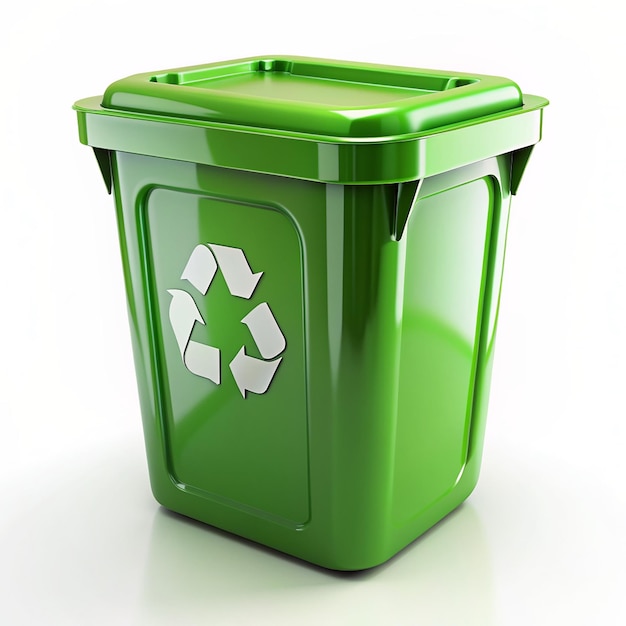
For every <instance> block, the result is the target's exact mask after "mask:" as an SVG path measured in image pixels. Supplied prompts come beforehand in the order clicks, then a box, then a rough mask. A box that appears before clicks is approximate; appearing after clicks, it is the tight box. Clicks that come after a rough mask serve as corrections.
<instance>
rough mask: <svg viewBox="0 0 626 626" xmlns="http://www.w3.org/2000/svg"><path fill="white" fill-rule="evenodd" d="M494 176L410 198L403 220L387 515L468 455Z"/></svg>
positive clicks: (403, 520)
mask: <svg viewBox="0 0 626 626" xmlns="http://www.w3.org/2000/svg"><path fill="white" fill-rule="evenodd" d="M494 198H495V193H494V185H493V183H492V181H491V178H490V177H485V178H481V179H478V180H475V181H473V182H469V183H466V184H463V185H460V186H457V187H454V188H452V189H449V190H446V191H443V192H441V193H438V194H436V195H433V196H431V197H429V198H425V199H423V200H420V201H418V203H417V205H416V207H415V209H414V212H413V215H412V217H411V220H410V222H409V226H408V230H407V251H406V268H405V288H404V307H403V312H402V339H401V353H400V354H401V356H400V374H399V375H400V384H399V397H398V421H397V432H396V454H395V471H394V497H393V512H392V518H393V520H394V523H395V525H397V526H403V525H405V524H407V523H409V522H410V521H411V520H412V518H415V517H416V516H419V515H420V513H421V512H422V511H424V510H425V509H426V508H427V507H429V506H430V505H431V504H433V503H434V502H435V501H437V500H438V499H439V498H441V497H442V496H444V495H445V494H446V493H447V492H449V491H450V490H452V489H453V488H454V486H455V484H456V482H457V480H458V479H459V478H460V476H461V474H462V471H463V468H464V466H465V463H466V460H467V450H468V438H469V429H470V422H471V417H472V402H473V395H474V379H475V374H476V364H477V356H478V347H479V333H480V321H481V311H482V299H483V293H484V283H485V277H486V273H487V260H488V252H489V239H490V237H489V233H490V223H491V217H492V208H493V205H494Z"/></svg>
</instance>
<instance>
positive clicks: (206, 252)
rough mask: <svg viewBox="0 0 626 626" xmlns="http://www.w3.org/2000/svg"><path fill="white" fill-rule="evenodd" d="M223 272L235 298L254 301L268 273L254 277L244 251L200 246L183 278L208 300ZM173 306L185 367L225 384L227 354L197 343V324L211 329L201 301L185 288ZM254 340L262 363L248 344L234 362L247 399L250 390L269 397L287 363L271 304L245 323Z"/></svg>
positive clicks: (174, 296) (176, 292)
mask: <svg viewBox="0 0 626 626" xmlns="http://www.w3.org/2000/svg"><path fill="white" fill-rule="evenodd" d="M218 268H219V269H220V270H221V272H222V275H223V276H224V280H225V281H226V286H227V287H228V290H229V292H230V294H231V295H233V296H236V297H238V298H244V299H246V300H249V299H250V298H251V297H252V294H253V293H254V291H255V289H256V287H257V285H258V283H259V280H260V279H261V276H262V275H263V272H257V273H256V274H253V273H252V270H251V269H250V265H248V260H247V259H246V255H245V254H244V252H243V250H241V249H240V248H229V247H227V246H219V245H217V244H214V243H207V244H200V245H198V246H196V247H195V248H194V249H193V251H192V253H191V256H190V257H189V260H188V261H187V265H186V266H185V269H184V270H183V273H182V274H181V279H184V280H187V281H189V282H190V283H191V284H192V285H193V287H195V288H196V289H197V290H198V291H199V292H200V293H201V294H202V295H203V296H206V294H207V292H208V290H209V287H210V286H211V283H212V282H213V278H214V277H215V274H216V273H217V270H218ZM167 291H168V293H169V294H170V295H171V296H172V300H171V302H170V310H169V316H170V323H171V324H172V330H173V331H174V336H175V337H176V342H177V343H178V349H179V351H180V356H181V358H182V360H183V364H184V365H185V367H186V368H187V369H188V370H189V371H190V372H192V373H193V374H196V375H197V376H201V377H202V378H207V379H208V380H211V381H213V382H214V383H215V384H217V385H219V384H220V382H221V365H220V361H221V353H220V350H219V348H215V347H213V346H208V345H205V344H203V343H199V342H197V341H193V340H192V339H191V334H192V332H193V329H194V326H195V324H196V322H197V323H199V324H203V325H205V324H206V322H205V321H204V319H203V317H202V314H201V313H200V311H199V310H198V307H197V306H196V302H195V300H194V299H193V297H192V296H191V294H189V293H187V292H186V291H184V290H182V289H168V290H167ZM241 322H242V323H244V324H245V325H246V326H247V327H248V329H249V330H250V334H251V335H252V338H253V339H254V342H255V344H256V346H257V348H258V350H259V352H260V353H261V356H262V357H263V358H262V359H259V358H256V357H252V356H248V355H247V354H246V348H245V346H242V347H241V349H240V350H239V352H238V353H237V355H236V356H235V358H234V359H233V360H232V361H231V362H230V364H229V366H230V371H231V372H232V375H233V378H234V379H235V383H236V384H237V387H238V388H239V391H240V392H241V395H242V396H243V397H244V398H245V397H246V393H247V392H252V393H257V394H263V393H265V392H266V391H267V390H268V388H269V386H270V384H271V382H272V380H273V379H274V375H275V374H276V370H277V369H278V366H279V365H280V362H281V361H282V357H279V358H276V357H278V355H279V354H280V353H281V352H283V351H284V350H285V347H286V345H287V343H286V341H285V336H284V335H283V333H282V331H281V329H280V327H279V326H278V322H276V319H275V317H274V314H273V313H272V310H271V309H270V307H269V305H268V303H267V302H262V303H261V304H259V305H258V306H256V307H254V308H253V309H252V310H251V311H250V312H249V313H248V314H247V315H246V316H245V317H244V318H243V319H242V320H241Z"/></svg>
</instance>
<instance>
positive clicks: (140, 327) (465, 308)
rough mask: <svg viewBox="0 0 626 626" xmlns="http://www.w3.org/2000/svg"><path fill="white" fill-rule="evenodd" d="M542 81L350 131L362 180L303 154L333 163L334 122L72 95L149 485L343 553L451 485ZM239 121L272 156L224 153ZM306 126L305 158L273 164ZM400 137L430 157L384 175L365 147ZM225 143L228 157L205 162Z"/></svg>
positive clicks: (365, 548)
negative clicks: (440, 118) (275, 130)
mask: <svg viewBox="0 0 626 626" xmlns="http://www.w3.org/2000/svg"><path fill="white" fill-rule="evenodd" d="M237 64H240V62H237ZM237 66H238V65H237ZM313 66H315V64H313ZM217 67H220V68H222V67H224V65H220V66H217ZM315 67H316V66H315ZM324 67H326V66H324ZM342 67H343V66H342ZM359 68H361V66H359ZM372 71H373V70H372ZM388 71H389V70H388V68H383V69H382V70H381V72H382V75H384V76H386V75H387V74H388ZM162 76H164V77H165V78H164V79H163V80H165V81H174V80H177V79H176V76H178V73H173V74H171V73H163V74H162ZM172 77H173V78H172ZM219 80H222V79H219ZM246 80H247V79H246ZM255 80H257V79H256V78H254V79H253V82H252V84H256V83H254V81H255ZM279 80H282V79H279ZM287 80H291V79H287ZM325 80H326V79H325ZM122 83H124V81H122ZM244 83H245V81H244ZM245 84H247V85H248V86H249V84H248V83H245ZM320 84H321V85H322V86H321V87H320V89H321V90H322V91H323V90H324V89H325V86H324V85H325V84H326V83H325V82H324V81H322V82H321V83H320ZM118 85H119V84H118ZM255 88H256V87H255ZM271 88H272V89H274V87H271ZM307 88H308V87H307ZM202 89H204V87H201V88H200V91H202ZM246 89H248V87H246ZM460 89H461V88H459V90H460ZM451 91H454V89H452V90H451ZM112 93H119V88H118V87H116V88H115V90H112ZM368 93H369V92H368ZM248 95H249V94H248ZM237 97H239V96H237ZM317 97H318V100H323V99H324V98H326V96H325V95H324V94H319V95H318V96H317ZM415 97H416V98H419V97H423V98H427V97H428V96H419V97H418V96H415ZM526 101H527V102H528V100H526ZM531 101H532V97H531ZM112 102H115V98H113V99H112ZM542 103H543V104H545V101H544V100H542V99H535V100H534V103H533V105H532V106H528V105H524V106H522V107H520V108H518V109H516V110H515V113H510V112H505V113H499V114H496V116H495V117H494V118H489V120H488V121H484V120H483V121H480V122H476V123H473V124H469V125H468V124H465V125H463V124H461V126H459V127H458V128H456V129H454V130H446V131H445V132H440V133H434V134H432V135H429V136H428V137H424V138H422V139H414V140H410V141H388V142H386V143H385V142H381V143H378V144H361V143H359V142H354V141H353V140H351V141H352V143H349V142H348V141H346V142H345V143H342V144H341V146H343V147H344V148H346V149H353V150H354V151H353V158H354V161H353V164H357V163H360V164H361V165H360V167H362V168H366V169H367V171H368V172H369V175H368V176H363V177H361V176H360V174H359V171H358V167H357V172H355V171H354V170H353V171H352V172H347V171H344V170H341V168H340V169H339V170H334V171H335V173H336V174H338V172H339V171H341V172H344V173H343V174H342V175H341V176H344V175H345V177H346V178H347V179H348V180H350V177H351V176H352V178H353V179H354V178H359V181H358V182H359V184H329V183H328V182H325V181H324V177H321V176H319V172H320V171H322V170H324V171H326V172H330V171H331V170H332V169H333V168H334V167H335V166H336V165H337V163H336V162H333V158H334V157H335V156H337V155H338V154H339V152H337V151H335V149H336V148H337V147H338V146H339V144H332V143H331V144H328V143H324V142H318V141H312V140H311V139H303V138H301V137H292V136H287V135H285V136H280V137H279V136H277V135H272V134H269V135H268V134H267V133H265V131H264V132H262V133H261V132H259V133H255V132H251V131H242V130H241V129H234V128H232V127H231V126H228V125H224V126H223V127H219V128H218V126H215V125H214V124H215V123H214V122H206V121H198V120H193V121H190V120H189V119H184V120H182V119H181V120H179V121H175V120H171V119H170V120H167V121H165V120H158V121H157V120H156V119H154V118H152V117H150V116H145V117H144V114H141V115H139V114H137V113H132V114H129V113H127V112H121V111H118V112H116V113H112V112H111V110H110V109H108V110H106V112H104V109H97V108H95V105H94V108H92V109H88V108H87V107H85V105H84V104H79V105H78V107H77V109H78V116H79V127H80V130H81V139H82V140H84V141H87V140H90V139H93V140H94V143H93V144H92V145H94V147H96V148H97V150H96V155H97V156H98V162H99V164H100V167H101V169H102V171H103V174H104V176H105V181H106V182H107V185H110V187H111V188H112V189H113V191H114V194H115V201H116V206H117V217H118V223H119V229H120V242H121V251H122V257H123V262H124V272H125V277H126V287H127V294H128V302H129V314H130V321H131V329H132V339H133V348H134V355H135V362H136V370H137V378H138V383H139V392H140V400H141V406H142V415H143V420H144V433H145V438H146V448H147V454H148V461H149V470H150V478H151V485H152V489H153V492H154V494H155V496H156V498H157V499H158V500H159V502H161V503H162V504H163V505H165V506H167V507H168V508H170V509H172V510H174V511H178V512H180V513H182V514H184V515H188V516H190V517H193V518H196V519H199V520H202V521H205V522H207V523H209V524H212V525H215V526H218V527H220V528H223V529H225V530H228V531H231V532H234V533H237V534H239V535H242V536H244V537H247V538H249V539H252V540H254V541H258V542H261V543H264V544H266V545H269V546H272V547H274V548H277V549H279V550H282V551H284V552H287V553H290V554H293V555H296V556H298V557H300V558H303V559H306V560H308V561H311V562H313V563H317V564H319V565H322V566H324V567H329V568H333V569H344V570H354V569H363V568H367V567H372V566H375V565H377V564H379V563H382V562H383V561H385V560H387V559H389V558H390V557H391V556H393V555H394V554H395V553H396V552H397V551H398V550H400V549H401V548H402V547H404V546H405V545H407V544H408V543H409V542H411V541H412V540H413V539H415V538H416V537H417V536H419V535H420V534H421V533H423V532H424V531H426V530H427V529H428V528H430V527H431V526H432V525H433V524H435V523H436V522H437V521H438V520H439V519H441V518H442V517H443V516H445V515H446V514H447V513H449V512H450V511H451V510H453V509H454V508H455V507H456V506H458V505H459V504H460V503H461V502H462V501H463V500H464V499H465V498H466V497H467V496H468V495H469V493H470V492H471V491H472V489H473V487H474V485H475V484H476V481H477V478H478V472H479V467H480V458H481V451H482V444H483V432H484V426H485V417H486V408H487V400H488V391H489V381H490V376H491V367H492V362H493V349H494V339H495V330H496V320H497V310H498V298H499V290H500V283H501V276H502V269H503V262H504V249H505V241H506V229H507V223H508V211H509V201H510V197H511V192H512V188H513V187H515V188H516V187H517V184H518V183H519V178H520V177H521V174H522V172H523V170H524V167H525V164H526V161H527V160H528V156H529V150H527V149H525V148H527V147H528V146H530V145H532V143H534V142H535V141H537V140H538V139H539V136H540V130H541V126H540V122H541V106H543V104H542ZM109 104H110V103H109ZM261 104H262V106H261V108H263V106H265V105H264V103H263V102H262V103H261ZM118 105H119V103H118ZM253 106H254V105H253V102H250V103H249V104H248V108H253ZM527 106H528V108H525V107H527ZM129 115H130V116H131V117H128V116H129ZM501 115H503V116H504V117H498V116H501ZM507 116H508V117H507ZM314 117H315V116H313V117H310V118H308V119H307V120H306V123H307V125H310V124H312V123H313V122H312V120H313V119H314ZM322 117H323V116H322ZM320 119H321V118H320ZM102 120H104V123H103V124H101V123H100V122H101V121H102ZM118 122H121V123H122V125H121V126H116V123H118ZM126 123H128V124H130V125H131V126H129V127H128V128H130V127H132V128H134V129H135V131H136V132H135V133H134V135H133V136H132V137H127V136H125V135H124V134H123V133H122V132H121V131H122V128H123V124H126ZM153 124H156V126H153ZM492 124H496V126H493V125H492ZM497 124H503V125H502V126H498V125H497ZM497 128H499V129H500V131H499V132H497V131H496V129H497ZM168 129H169V131H172V133H171V134H169V135H168ZM181 129H183V131H182V134H179V135H177V134H176V133H177V132H179V131H181ZM507 129H508V131H509V133H508V134H507V133H506V132H505V131H506V130H507ZM160 130H163V131H164V133H165V135H166V136H165V137H163V136H160V132H159V131H160ZM187 130H191V131H192V132H191V134H189V135H187V136H186V137H187V139H188V140H189V142H188V143H186V142H185V141H184V139H185V134H184V133H185V132H186V131H187ZM109 131H110V133H111V134H110V135H109V134H108V132H109ZM151 131H154V132H153V134H152V135H151V134H150V132H151ZM205 131H206V132H209V131H210V132H209V134H206V135H203V134H202V133H203V132H205ZM213 131H215V132H219V133H222V134H221V135H215V136H214V135H211V134H210V133H211V132H213ZM281 132H282V131H281ZM194 133H195V134H194ZM198 133H199V134H198ZM466 133H469V134H466ZM472 133H474V134H472ZM483 133H484V135H485V141H484V144H481V142H480V138H481V134H483ZM241 135H243V136H245V137H248V138H250V137H254V138H255V139H254V140H255V141H258V143H257V144H256V145H257V147H258V150H259V153H258V155H257V156H258V158H259V159H260V160H261V159H262V158H263V159H265V161H264V164H265V165H264V167H266V168H270V167H271V162H272V159H273V160H274V161H275V164H276V167H275V170H276V171H274V172H273V173H259V172H258V171H254V168H246V167H242V168H238V167H236V166H235V163H236V162H237V159H239V160H240V162H243V160H245V158H246V157H245V156H241V155H236V149H235V148H236V147H237V146H239V145H240V144H238V143H237V141H238V138H241ZM173 137H177V138H178V140H180V143H179V144H176V145H173V146H170V150H171V151H174V152H175V151H179V154H182V153H183V152H185V151H187V152H185V154H186V157H187V158H181V159H176V158H175V157H173V156H172V154H171V152H169V153H168V156H169V158H164V157H163V154H161V151H162V150H163V149H165V147H166V146H167V145H168V138H169V141H170V142H171V140H172V138H173ZM194 137H195V138H196V139H197V141H196V142H195V143H194V141H193V138H194ZM438 137H440V138H444V140H443V141H442V143H440V144H437V143H436V138H438ZM468 137H471V138H473V139H474V140H475V144H476V145H474V144H472V145H467V144H465V143H464V142H463V138H468ZM200 138H204V139H209V141H208V143H207V142H206V141H204V142H203V141H200ZM455 138H456V140H458V141H459V144H458V145H456V149H455V150H454V154H453V155H452V156H451V155H450V154H448V153H446V152H445V151H446V150H449V149H450V148H454V147H455V143H454V142H455ZM231 140H232V144H233V145H231ZM276 140H278V141H279V143H275V141H276ZM129 141H130V142H132V141H135V142H136V144H135V145H134V149H133V150H126V149H125V148H126V147H128V142H129ZM420 141H424V142H426V143H420ZM507 141H508V143H507ZM429 142H434V143H429ZM525 142H526V143H525ZM305 144H306V145H309V146H312V147H314V148H315V154H316V156H317V158H318V161H317V165H316V167H317V172H318V176H317V177H313V180H310V179H308V178H309V177H308V176H302V177H301V178H298V177H296V176H291V177H285V176H282V175H281V176H277V175H275V174H282V173H283V172H282V168H283V167H285V166H286V165H287V164H288V163H289V161H290V159H292V158H296V156H297V155H296V153H297V152H298V146H303V145H305ZM116 145H117V147H115V146H116ZM407 145H408V146H411V147H410V149H409V148H407V150H408V153H409V154H412V155H413V159H412V160H411V159H409V160H410V161H411V162H410V164H409V166H408V167H409V169H410V168H413V169H417V170H420V169H421V170H422V171H424V170H425V171H430V172H432V174H431V175H428V176H424V177H421V178H420V177H418V178H413V179H407V180H395V179H394V176H390V178H385V177H386V176H388V175H390V174H391V173H392V172H391V170H390V169H386V167H387V166H386V165H385V163H384V162H382V161H380V160H376V159H374V160H373V161H372V162H370V163H369V165H367V164H366V162H367V157H366V153H365V152H362V151H361V148H366V147H370V148H371V147H373V146H376V147H378V148H382V147H384V146H387V147H388V148H393V147H396V148H398V147H399V146H405V147H406V146H407ZM263 146H265V150H264V154H263V156H261V152H262V147H263ZM496 147H497V148H498V149H497V150H496V151H495V152H494V150H495V149H496ZM141 148H143V152H142V151H141ZM290 148H294V153H292V152H291V151H290ZM322 148H329V150H328V151H325V150H324V149H322ZM438 150H443V151H442V152H438ZM194 151H195V152H194ZM203 151H205V152H203ZM518 151H519V152H518ZM231 152H232V154H231ZM424 152H425V153H426V155H427V157H426V158H425V156H424ZM226 153H228V154H231V156H232V162H231V163H230V165H229V167H215V161H219V160H220V159H223V158H225V157H224V155H225V154H226ZM192 154H196V155H202V154H204V155H208V156H207V159H197V160H193V159H191V158H190V157H191V155H192ZM302 154H304V152H303V153H302ZM476 155H482V156H481V158H480V159H478V158H475V159H474V157H475V156H476ZM209 157H210V158H209ZM308 158H309V157H308V156H306V157H303V161H302V162H301V163H300V166H302V168H303V170H306V169H307V168H311V167H313V165H312V161H307V159H308ZM326 159H327V160H326ZM472 159H474V160H473V161H472ZM205 160H210V161H211V163H206V162H204V161H205ZM468 161H469V162H468ZM450 163H455V165H454V166H452V167H448V168H447V169H446V165H449V164H450ZM394 167H395V168H396V172H395V173H396V174H397V173H398V171H399V169H401V168H402V167H404V166H403V165H401V164H394V165H392V166H391V169H393V168H394ZM250 170H253V171H250ZM360 171H361V172H363V171H365V169H363V170H360ZM311 172H312V170H311V171H310V172H309V173H311ZM341 176H336V177H337V178H341ZM369 178H373V179H375V180H378V181H380V180H383V181H385V184H371V183H368V182H367V180H368V179H369ZM353 182H354V181H353Z"/></svg>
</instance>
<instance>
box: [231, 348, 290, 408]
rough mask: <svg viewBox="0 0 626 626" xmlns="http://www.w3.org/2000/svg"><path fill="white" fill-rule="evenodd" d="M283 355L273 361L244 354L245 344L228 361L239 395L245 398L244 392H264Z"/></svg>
mask: <svg viewBox="0 0 626 626" xmlns="http://www.w3.org/2000/svg"><path fill="white" fill-rule="evenodd" d="M282 360H283V357H280V358H278V359H276V360H275V361H263V360H261V359H257V358H255V357H253V356H248V355H247V354H246V348H245V346H244V347H242V348H241V349H240V350H239V352H238V353H237V356H236V357H235V358H234V359H233V360H232V361H231V362H230V371H231V372H232V373H233V378H234V379H235V382H236V383H237V387H238V388H239V391H240V392H241V395H242V396H243V397H244V398H245V397H246V392H248V391H251V392H252V393H259V394H260V393H265V392H266V391H267V389H268V387H269V386H270V383H271V382H272V380H273V378H274V374H276V370H277V369H278V366H279V365H280V362H281V361H282Z"/></svg>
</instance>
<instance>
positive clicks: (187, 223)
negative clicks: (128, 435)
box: [142, 187, 309, 526]
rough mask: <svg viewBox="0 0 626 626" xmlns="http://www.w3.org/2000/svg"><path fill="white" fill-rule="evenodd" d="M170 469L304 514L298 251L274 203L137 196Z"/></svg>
mask: <svg viewBox="0 0 626 626" xmlns="http://www.w3.org/2000/svg"><path fill="white" fill-rule="evenodd" d="M142 213H143V221H144V223H145V226H144V228H145V237H146V256H147V265H148V272H149V274H150V278H151V280H150V283H149V294H148V300H149V302H150V305H151V307H152V309H153V315H154V317H153V319H154V320H155V328H154V336H155V337H154V342H155V346H156V361H157V372H158V374H157V375H158V376H159V378H160V385H159V388H160V390H161V398H160V403H159V404H160V407H161V411H162V413H163V414H162V416H161V419H162V421H163V429H164V439H165V446H166V457H167V463H168V466H169V467H168V470H169V473H170V475H171V477H172V479H173V480H174V481H175V482H176V483H177V484H178V485H179V488H181V489H183V490H185V491H190V492H194V493H196V494H197V495H199V496H203V497H206V498H208V499H212V500H214V501H217V502H220V503H221V504H226V505H227V506H232V507H236V508H240V509H243V510H246V511H248V512H250V513H252V514H254V515H257V516H261V517H263V516H265V517H268V518H270V519H275V520H277V521H281V522H282V523H285V524H287V525H296V526H297V525H301V524H304V523H305V522H306V521H307V520H308V518H309V490H308V443H307V410H306V389H305V361H304V335H303V327H304V319H303V305H302V303H303V293H302V260H301V259H302V251H301V245H300V239H299V236H298V233H297V231H296V229H295V226H294V224H293V223H292V222H291V220H290V218H289V217H287V216H286V215H285V214H284V213H282V212H281V211H280V210H279V209H278V208H277V207H273V206H268V205H251V204H246V203H243V202H240V201H239V202H238V201H236V200H231V199H224V198H216V197H208V196H206V195H203V194H201V193H195V192H192V191H187V190H184V189H179V190H177V189H166V188H159V187H153V188H151V190H150V191H149V192H148V193H146V195H145V199H144V200H143V209H142Z"/></svg>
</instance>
